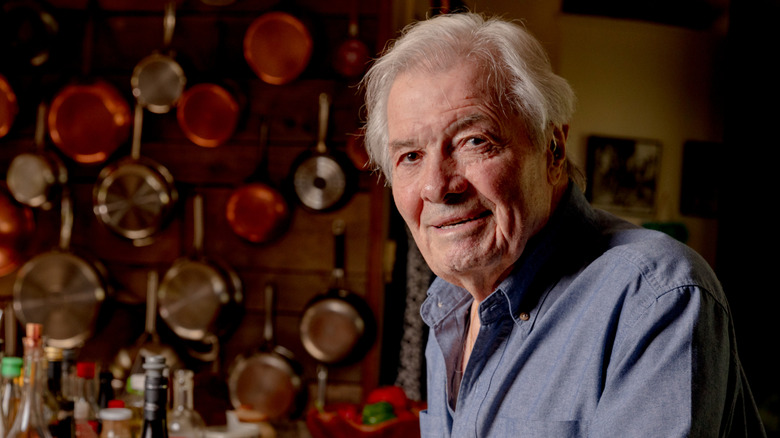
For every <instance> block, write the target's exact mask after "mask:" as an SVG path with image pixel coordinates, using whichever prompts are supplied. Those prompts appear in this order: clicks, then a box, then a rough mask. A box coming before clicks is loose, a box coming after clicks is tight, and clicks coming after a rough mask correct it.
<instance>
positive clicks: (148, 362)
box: [143, 356, 166, 376]
mask: <svg viewBox="0 0 780 438" xmlns="http://www.w3.org/2000/svg"><path fill="white" fill-rule="evenodd" d="M143 367H144V370H146V373H147V374H149V375H152V376H162V375H163V370H164V369H165V368H166V367H165V356H146V357H145V358H144V365H143Z"/></svg>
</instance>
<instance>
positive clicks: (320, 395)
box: [314, 363, 328, 412]
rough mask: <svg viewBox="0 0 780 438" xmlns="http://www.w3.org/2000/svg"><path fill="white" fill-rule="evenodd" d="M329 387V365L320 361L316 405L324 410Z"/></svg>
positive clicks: (320, 409) (319, 409) (318, 408)
mask: <svg viewBox="0 0 780 438" xmlns="http://www.w3.org/2000/svg"><path fill="white" fill-rule="evenodd" d="M327 389H328V367H327V365H325V364H323V363H320V364H317V399H316V400H315V401H314V407H315V408H317V410H318V411H320V412H322V411H323V410H324V409H325V393H326V392H327Z"/></svg>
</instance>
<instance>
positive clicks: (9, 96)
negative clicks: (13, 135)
mask: <svg viewBox="0 0 780 438" xmlns="http://www.w3.org/2000/svg"><path fill="white" fill-rule="evenodd" d="M18 113H19V102H18V101H17V100H16V94H15V93H14V89H13V87H11V84H10V83H9V82H8V79H6V78H5V76H3V75H2V74H0V138H3V137H5V136H6V135H7V134H8V131H10V130H11V126H13V124H14V120H15V119H16V115H17V114H18Z"/></svg>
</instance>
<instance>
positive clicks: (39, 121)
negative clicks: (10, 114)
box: [34, 102, 48, 153]
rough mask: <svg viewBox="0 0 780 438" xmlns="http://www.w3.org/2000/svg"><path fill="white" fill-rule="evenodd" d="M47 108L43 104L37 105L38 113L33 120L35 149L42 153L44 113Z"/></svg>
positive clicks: (44, 141) (43, 144)
mask: <svg viewBox="0 0 780 438" xmlns="http://www.w3.org/2000/svg"><path fill="white" fill-rule="evenodd" d="M47 111H48V107H47V105H46V104H45V103H43V102H41V103H39V104H38V113H37V115H36V118H35V137H34V138H35V148H36V149H37V151H38V153H42V152H43V150H44V148H45V147H46V113H47Z"/></svg>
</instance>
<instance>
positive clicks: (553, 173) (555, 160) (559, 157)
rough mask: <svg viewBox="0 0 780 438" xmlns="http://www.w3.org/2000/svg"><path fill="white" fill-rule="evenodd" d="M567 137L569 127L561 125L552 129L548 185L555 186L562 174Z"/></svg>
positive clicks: (548, 161)
mask: <svg viewBox="0 0 780 438" xmlns="http://www.w3.org/2000/svg"><path fill="white" fill-rule="evenodd" d="M568 135H569V125H562V126H560V127H555V128H554V129H553V135H552V137H553V138H552V140H551V141H550V145H549V151H548V160H547V163H548V165H547V176H548V178H549V180H550V183H551V184H553V185H556V184H557V183H558V182H559V180H560V178H561V175H562V174H563V173H564V168H565V163H566V139H567V137H568Z"/></svg>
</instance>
